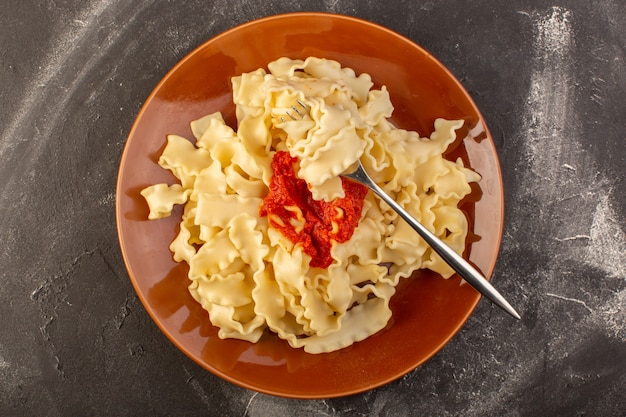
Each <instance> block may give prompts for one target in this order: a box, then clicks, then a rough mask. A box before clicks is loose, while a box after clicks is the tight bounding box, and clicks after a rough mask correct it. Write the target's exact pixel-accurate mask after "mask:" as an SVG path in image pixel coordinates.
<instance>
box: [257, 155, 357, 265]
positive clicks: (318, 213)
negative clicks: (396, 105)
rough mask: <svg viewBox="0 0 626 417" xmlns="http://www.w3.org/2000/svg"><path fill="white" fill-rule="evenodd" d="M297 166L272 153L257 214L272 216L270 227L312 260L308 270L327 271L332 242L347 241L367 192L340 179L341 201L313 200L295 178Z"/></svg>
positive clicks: (301, 181)
mask: <svg viewBox="0 0 626 417" xmlns="http://www.w3.org/2000/svg"><path fill="white" fill-rule="evenodd" d="M297 162H298V159H297V158H294V157H292V156H291V155H289V153H288V152H276V154H275V155H274V158H273V159H272V170H273V173H274V175H273V176H272V179H271V181H270V191H269V193H268V194H267V196H265V198H264V199H263V204H262V205H261V208H260V210H259V213H260V215H261V216H268V215H270V214H271V215H273V216H269V221H270V224H271V226H272V227H274V228H275V229H278V230H279V231H280V232H281V233H282V234H283V236H285V237H286V238H287V239H289V240H290V241H291V242H293V243H294V244H296V245H298V244H299V245H302V249H303V250H304V252H305V253H306V254H308V255H309V256H311V258H312V259H311V262H310V263H309V266H311V267H319V268H328V266H329V265H330V264H331V263H332V261H333V258H332V256H331V254H330V250H331V248H332V245H333V242H339V243H341V242H346V241H348V240H349V239H350V238H351V237H352V234H353V233H354V229H355V228H356V227H357V226H358V224H359V220H360V219H361V212H362V210H363V201H364V200H365V196H366V195H367V188H366V187H365V186H364V185H361V184H357V183H355V182H353V181H350V180H347V179H345V178H342V179H341V180H342V185H343V189H344V192H345V195H346V196H345V197H344V198H336V199H334V200H332V201H330V202H326V201H317V200H314V199H313V196H312V195H311V191H309V187H308V185H307V183H306V181H304V180H303V179H300V178H298V177H297V176H296V170H297ZM295 207H297V208H298V209H299V210H300V211H301V212H302V216H299V213H298V212H297V210H296V209H294V208H295ZM277 219H279V220H277ZM333 223H334V225H333Z"/></svg>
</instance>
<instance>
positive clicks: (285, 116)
mask: <svg viewBox="0 0 626 417" xmlns="http://www.w3.org/2000/svg"><path fill="white" fill-rule="evenodd" d="M373 85H374V84H373V83H372V80H371V77H370V76H369V75H368V74H365V73H362V74H360V75H357V74H356V73H355V71H353V70H352V69H350V68H346V67H341V65H340V64H339V63H338V62H335V61H332V60H327V59H321V58H316V57H309V58H307V59H305V60H293V59H289V58H280V59H278V60H276V61H274V62H271V63H269V65H268V68H267V70H265V69H257V70H256V71H252V72H249V73H243V74H241V75H239V76H236V77H234V78H233V79H232V88H233V101H234V104H235V106H236V116H237V130H236V131H235V130H233V129H232V128H231V127H229V126H228V125H227V124H226V123H225V122H224V119H223V118H222V115H221V114H220V113H213V114H209V115H207V116H205V117H202V118H201V119H199V120H195V121H192V122H191V130H192V133H193V136H194V137H195V143H194V141H192V140H188V139H186V138H183V137H181V136H177V135H168V137H167V145H166V147H165V149H164V151H163V153H162V155H161V157H160V159H159V165H160V166H161V167H163V168H164V169H168V170H170V171H171V172H172V173H173V174H174V175H175V176H176V178H177V179H178V180H179V181H180V183H176V184H171V185H168V184H155V185H151V186H148V187H147V188H145V189H144V190H142V192H141V194H142V195H143V196H144V197H145V199H146V201H147V203H148V205H149V208H150V215H149V218H150V219H158V218H163V217H166V216H169V215H170V214H171V211H172V209H173V207H174V205H176V204H181V205H184V210H183V214H182V220H181V223H180V231H179V233H178V235H177V236H176V238H175V239H174V240H173V242H172V243H171V245H170V250H171V251H172V252H173V257H174V260H176V261H177V262H186V263H187V264H188V265H189V279H190V281H191V283H190V285H189V291H190V293H191V295H192V296H193V297H194V298H195V299H196V300H197V301H198V302H199V303H201V304H202V307H203V308H204V309H205V310H207V311H208V315H209V319H210V320H211V323H212V324H213V325H215V326H217V327H218V328H219V336H220V337H221V338H237V339H243V340H248V341H250V342H256V341H258V340H259V338H260V337H261V336H262V335H263V333H264V332H265V331H266V329H269V330H270V331H272V332H274V333H276V334H277V335H278V337H280V338H282V339H284V340H287V341H288V342H289V344H290V345H291V346H293V347H295V348H304V350H305V351H306V352H309V353H322V352H331V351H334V350H338V349H342V348H344V347H347V346H349V345H351V344H352V343H354V342H357V341H359V340H363V339H364V338H367V337H369V336H370V335H373V334H374V333H376V332H378V331H379V330H381V329H383V328H384V327H385V326H386V325H387V323H388V321H389V319H390V317H391V314H392V312H391V309H390V308H389V300H390V299H391V297H392V296H393V294H394V293H395V289H396V286H397V284H398V282H399V280H400V279H402V278H406V277H408V276H410V275H411V274H412V273H413V272H414V271H415V270H417V269H420V268H429V269H431V270H433V271H435V272H438V273H439V274H441V275H442V276H443V277H444V278H447V277H450V276H451V275H452V274H453V271H452V270H451V268H450V267H449V266H448V265H447V264H446V263H445V262H444V261H443V260H442V259H441V258H439V256H438V255H436V254H435V253H434V252H433V251H432V250H431V249H430V248H429V247H428V245H427V244H426V243H425V242H424V241H423V240H422V239H421V238H420V237H419V236H418V235H417V234H416V233H415V232H414V231H413V229H411V227H410V226H409V225H408V224H406V223H405V222H404V221H403V220H402V219H401V218H400V217H399V216H398V215H397V214H396V213H395V212H394V211H392V210H391V209H390V208H389V207H387V206H386V205H385V203H383V202H382V201H380V200H379V199H377V198H376V197H375V196H374V195H372V193H368V192H367V189H366V188H365V187H363V186H362V185H360V184H356V183H354V182H351V181H349V180H346V179H343V178H342V177H340V174H341V173H342V172H345V171H346V170H349V169H350V167H351V166H353V165H354V163H355V162H356V161H357V160H358V159H360V160H361V162H362V163H363V165H364V167H365V169H366V170H367V172H368V173H369V174H370V176H371V177H372V178H373V179H374V181H376V182H377V183H378V184H379V185H380V186H381V187H382V188H383V189H384V190H385V191H386V192H387V193H388V194H389V195H391V196H392V197H393V198H394V199H395V200H396V201H397V202H399V203H400V204H401V205H402V206H403V207H404V208H405V209H407V210H408V211H409V212H410V213H411V214H412V215H413V216H414V217H415V218H417V219H418V220H419V221H421V222H422V224H424V226H426V227H427V228H428V229H430V230H431V231H432V232H434V233H435V234H436V235H437V236H439V237H440V238H441V239H442V240H443V241H444V242H446V243H447V244H448V245H449V246H450V247H452V248H453V249H454V250H455V251H457V252H458V253H462V252H463V250H464V248H465V239H466V236H467V231H468V223H467V219H466V218H465V215H464V214H463V212H462V211H461V210H460V209H459V208H458V204H459V202H460V201H461V200H462V199H463V198H464V197H465V196H466V195H468V194H469V193H470V192H471V188H470V183H472V182H477V181H479V180H480V176H479V175H478V174H477V173H475V172H474V171H472V170H470V169H468V168H466V167H464V166H463V163H462V161H461V160H460V159H458V160H457V161H449V160H447V159H445V158H444V157H443V153H444V152H445V151H446V149H447V148H448V146H449V145H450V144H452V143H453V142H454V141H455V139H456V133H455V131H456V130H457V129H459V128H460V127H461V126H462V125H463V121H458V120H454V121H450V120H444V119H437V120H436V121H435V123H434V131H433V132H432V134H431V135H430V137H429V138H423V137H420V136H419V135H418V134H417V133H416V132H411V131H407V130H403V129H398V128H396V127H395V126H394V125H393V124H392V123H391V122H390V117H391V114H392V111H393V106H392V104H391V101H390V97H389V93H388V91H387V89H386V88H385V87H382V88H380V89H374V88H373Z"/></svg>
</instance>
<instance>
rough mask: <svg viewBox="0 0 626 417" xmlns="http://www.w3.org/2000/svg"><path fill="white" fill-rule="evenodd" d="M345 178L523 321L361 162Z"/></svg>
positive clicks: (492, 298) (464, 276) (482, 290)
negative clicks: (366, 190) (369, 192)
mask: <svg viewBox="0 0 626 417" xmlns="http://www.w3.org/2000/svg"><path fill="white" fill-rule="evenodd" d="M341 176H342V177H346V178H350V179H351V180H353V181H356V182H359V183H361V184H363V185H365V186H366V187H367V188H369V189H370V190H372V191H373V192H374V194H376V195H377V196H378V197H380V199H381V200H383V201H384V202H385V203H387V205H389V207H391V208H392V209H393V210H394V211H395V212H396V213H398V214H399V215H400V217H402V218H403V219H404V220H405V221H406V222H407V223H408V224H409V225H410V226H411V227H412V228H413V229H414V230H415V231H416V232H417V233H418V234H419V235H420V236H421V237H422V239H424V240H425V241H426V243H428V244H429V245H430V247H431V248H433V250H434V251H435V252H436V253H437V254H438V255H439V256H441V258H442V259H443V260H444V261H446V263H447V264H448V265H450V266H451V267H452V269H454V270H455V271H456V273H457V274H459V275H460V276H461V277H462V278H463V279H465V281H467V283H468V284H470V285H471V286H472V287H474V289H475V290H476V291H478V292H479V293H481V294H482V295H484V296H485V297H487V298H488V299H490V300H491V301H492V302H493V303H494V304H496V305H497V306H498V307H500V308H502V309H503V310H504V311H506V312H507V313H509V314H510V315H511V316H513V317H515V318H516V319H518V320H519V319H520V318H521V317H520V315H519V314H518V313H517V311H515V309H514V308H513V307H512V306H511V304H509V302H508V301H506V299H505V298H504V297H503V296H502V295H501V294H500V293H499V292H498V290H496V289H495V288H494V287H493V286H492V285H491V284H490V283H489V281H487V279H485V277H483V276H482V274H481V273H480V272H478V271H477V270H476V269H475V268H474V267H473V266H472V265H470V264H469V262H467V261H466V260H465V259H463V257H462V256H460V255H459V254H457V253H456V252H455V251H454V250H452V248H450V247H449V246H448V245H446V244H445V243H444V242H443V241H442V240H441V239H439V238H438V237H437V236H436V235H434V234H433V233H432V232H431V231H430V230H428V229H427V228H426V227H424V225H422V224H421V223H420V222H418V221H417V220H416V219H415V218H414V217H413V216H411V215H410V214H409V212H408V211H406V210H405V209H404V208H403V207H402V206H401V205H400V204H398V203H396V202H395V201H394V200H393V199H392V198H391V197H389V195H388V194H387V193H385V192H384V191H383V189H382V188H380V187H379V186H378V185H377V184H376V183H375V182H374V181H373V180H372V179H371V178H370V176H369V175H367V172H365V169H364V168H363V165H362V164H361V161H358V160H357V167H356V170H355V171H353V172H350V173H343V174H341Z"/></svg>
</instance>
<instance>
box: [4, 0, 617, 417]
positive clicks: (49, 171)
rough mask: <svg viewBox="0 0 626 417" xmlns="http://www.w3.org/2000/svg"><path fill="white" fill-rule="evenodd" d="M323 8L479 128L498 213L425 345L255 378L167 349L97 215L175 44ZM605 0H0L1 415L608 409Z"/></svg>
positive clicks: (609, 69) (611, 302) (612, 29)
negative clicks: (430, 84)
mask: <svg viewBox="0 0 626 417" xmlns="http://www.w3.org/2000/svg"><path fill="white" fill-rule="evenodd" d="M311 10H316V11H330V12H336V13H342V14H348V15H353V16H359V17H362V18H365V19H368V20H371V21H374V22H377V23H379V24H382V25H385V26H387V27H389V28H391V29H392V30H395V31H397V32H399V33H401V34H403V35H405V36H407V37H409V38H411V39H413V40H414V41H416V42H417V43H419V44H421V45H422V46H423V47H425V48H426V49H427V50H429V51H430V52H432V53H433V54H434V55H435V56H436V57H437V58H439V59H440V60H441V61H442V62H443V63H444V64H445V65H446V66H447V67H448V68H449V69H450V70H451V71H452V72H453V73H454V74H455V75H456V76H457V77H458V78H459V80H460V81H461V82H462V83H463V84H464V86H465V87H466V89H467V90H468V91H469V92H470V94H471V95H472V97H473V98H474V100H475V101H476V103H477V104H478V106H479V107H480V108H481V110H482V112H483V115H484V116H485V118H486V120H487V123H488V125H489V127H490V129H491V131H492V133H493V136H494V140H495V141H496V145H497V149H498V153H499V156H500V159H501V163H502V167H503V172H504V182H505V191H506V224H505V233H504V239H503V245H502V250H501V256H500V258H499V262H498V265H497V268H496V272H495V275H494V282H495V283H496V284H497V286H498V288H500V289H501V290H502V292H503V293H505V294H507V297H508V298H509V299H510V301H511V302H512V304H513V305H515V306H516V307H518V309H519V310H520V312H521V313H522V315H523V320H522V321H521V322H513V321H512V320H511V319H509V318H508V317H507V316H505V315H504V314H503V313H501V312H500V311H499V310H497V309H495V308H493V307H492V306H491V305H490V304H489V303H488V302H486V301H484V300H483V301H481V303H480V304H479V306H478V308H477V310H476V311H475V313H474V315H473V316H472V317H471V318H470V320H469V321H468V322H467V324H466V325H465V327H464V328H463V330H462V331H461V332H460V333H459V334H458V335H457V336H455V338H454V339H453V340H452V341H451V343H449V344H448V345H447V346H446V347H445V348H444V349H443V350H442V351H441V352H440V353H438V354H437V355H436V356H435V357H434V358H433V359H432V360H430V361H429V362H428V363H426V364H425V365H423V366H422V367H420V368H419V369H417V370H415V371H414V372H411V373H410V374H408V375H406V376H405V377H403V378H401V379H399V380H397V381H395V382H393V383H390V384H388V385H386V386H384V387H382V388H379V389H376V390H373V391H371V392H367V393H364V394H361V395H356V396H352V397H348V398H340V399H333V400H325V401H323V400H319V401H298V400H287V399H280V398H274V397H271V396H267V395H263V394H257V393H254V392H250V391H247V390H245V389H242V388H239V387H237V386H234V385H232V384H230V383H227V382H225V381H223V380H221V379H219V378H217V377H215V376H213V375H212V374H210V373H208V372H206V371H204V370H203V369H201V368H200V367H199V366H197V365H196V364H195V363H193V362H192V361H191V360H189V359H188V358H187V357H185V356H184V355H183V354H182V353H180V352H179V351H178V350H177V349H176V348H175V347H174V345H173V344H172V343H170V342H169V341H168V340H167V339H166V338H165V336H163V335H162V334H161V333H160V331H159V330H158V329H157V327H156V326H155V325H154V324H153V323H152V321H151V320H150V318H149V317H148V315H147V313H146V312H145V310H144V309H143V307H142V305H141V303H140V302H139V301H138V299H137V297H136V296H135V293H134V291H133V288H132V286H131V284H130V282H129V280H128V276H127V274H126V270H125V268H124V265H123V262H122V258H121V255H120V250H119V246H118V243H117V236H116V230H115V214H114V205H115V195H114V192H115V181H116V175H117V168H118V164H119V159H120V156H121V153H122V149H123V147H124V143H125V141H126V137H127V134H128V131H129V128H130V126H131V124H132V122H133V119H134V117H135V115H136V114H137V112H138V111H139V109H140V107H141V105H142V103H143V101H144V100H145V99H146V97H147V96H148V95H149V93H150V92H151V90H152V89H153V88H154V86H155V85H156V84H157V82H158V81H159V80H160V79H161V78H162V77H163V76H164V75H165V73H166V72H167V71H168V70H169V69H170V68H171V67H172V66H173V65H174V64H175V63H176V62H177V61H179V60H180V59H181V58H182V57H183V56H185V55H186V54H187V53H188V52H190V51H191V50H192V49H193V48H195V47H196V46H198V45H200V44H201V43H202V42H204V41H205V40H207V39H209V38H211V37H213V36H214V35H217V34H218V33H220V32H222V31H224V30H226V29H228V28H231V27H233V26H234V25H237V24H240V23H243V22H246V21H248V20H252V19H255V18H259V17H262V16H266V15H271V14H277V13H283V12H290V11H311ZM624 28H626V4H625V3H624V2H623V0H601V1H594V2H589V1H587V0H572V1H559V2H554V3H549V2H545V1H538V0H526V1H510V2H509V1H507V2H505V1H499V0H484V1H475V2H467V1H461V0H447V1H440V2H435V1H425V2H419V1H384V2H383V1H373V0H372V1H338V0H334V1H330V0H329V1H300V2H297V3H296V2H291V1H285V0H283V1H275V0H263V1H256V0H255V1H240V0H228V1H226V0H223V1H185V2H182V1H181V2H174V1H147V0H140V1H125V0H100V1H98V0H88V1H82V0H81V1H79V0H59V1H54V0H41V1H36V0H3V7H2V13H1V14H0V44H1V45H2V48H1V49H0V80H1V81H0V83H1V84H0V85H1V88H0V106H1V107H0V109H1V111H0V130H1V131H2V136H1V137H0V191H1V198H0V240H1V242H2V244H1V246H0V415H2V416H79V415H85V416H86V415H90V416H111V415H119V416H124V415H132V416H144V415H145V416H159V415H163V416H166V415H167V416H174V415H181V416H183V415H184V416H203V415H208V416H212V415H214V416H292V415H293V416H295V415H297V416H305V417H306V416H344V415H345V416H360V415H371V416H400V415H410V416H430V415H433V416H435V415H436V416H456V415H463V416H486V415H493V416H536V415H555V416H556V415H562V416H579V415H580V416H582V415H586V416H618V415H622V416H623V415H625V414H626V400H625V396H624V392H625V391H626V343H625V339H626V330H625V327H624V326H625V322H626V316H625V294H626V285H625V284H626V278H625V270H626V266H625V265H626V260H625V258H626V256H625V252H626V239H625V234H624V230H625V219H626V207H625V206H626V199H625V197H624V193H625V191H626V190H625V189H624V188H625V187H624V170H625V169H626V161H625V152H624V151H625V146H624V141H625V139H626V125H625V123H626V122H625V121H626V105H625V104H624V97H626V65H625V62H624V59H625V56H624V55H625V45H626V30H625V29H624Z"/></svg>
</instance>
